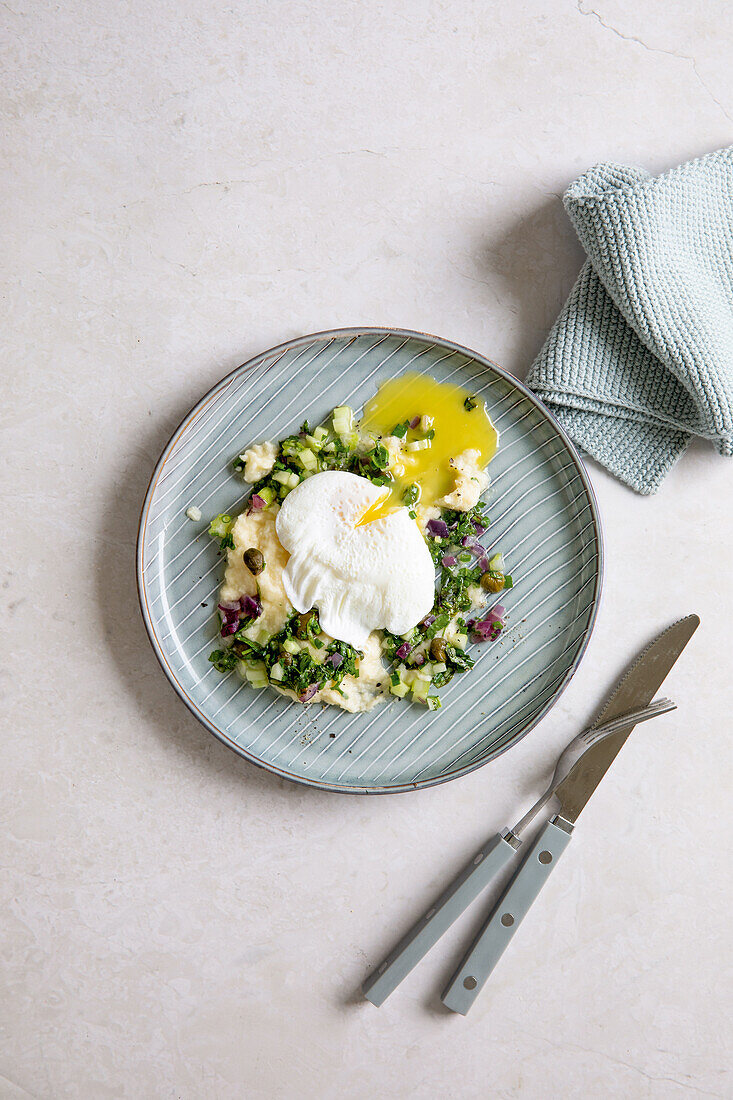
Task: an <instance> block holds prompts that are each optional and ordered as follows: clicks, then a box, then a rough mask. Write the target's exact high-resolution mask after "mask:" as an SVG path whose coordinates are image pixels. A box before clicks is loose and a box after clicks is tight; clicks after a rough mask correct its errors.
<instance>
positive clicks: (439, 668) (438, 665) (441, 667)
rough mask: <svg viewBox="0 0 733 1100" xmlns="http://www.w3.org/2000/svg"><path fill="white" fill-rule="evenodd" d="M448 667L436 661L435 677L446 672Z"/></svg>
mask: <svg viewBox="0 0 733 1100" xmlns="http://www.w3.org/2000/svg"><path fill="white" fill-rule="evenodd" d="M447 667H448V666H447V665H446V664H445V663H444V662H443V661H436V662H435V663H434V664H433V675H434V676H437V675H438V673H440V672H445V670H446V668H447Z"/></svg>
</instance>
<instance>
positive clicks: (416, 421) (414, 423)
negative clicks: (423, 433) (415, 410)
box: [410, 416, 420, 431]
mask: <svg viewBox="0 0 733 1100" xmlns="http://www.w3.org/2000/svg"><path fill="white" fill-rule="evenodd" d="M419 423H420V417H419V416H413V418H412V420H411V421H410V427H411V428H412V430H413V431H414V430H415V428H416V427H417V426H418V424H419Z"/></svg>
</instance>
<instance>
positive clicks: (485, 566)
mask: <svg viewBox="0 0 733 1100" xmlns="http://www.w3.org/2000/svg"><path fill="white" fill-rule="evenodd" d="M477 565H478V567H479V569H480V570H481V572H482V573H488V571H489V559H488V558H487V557H486V554H484V555H483V556H482V557H480V558H479V560H478V562H477Z"/></svg>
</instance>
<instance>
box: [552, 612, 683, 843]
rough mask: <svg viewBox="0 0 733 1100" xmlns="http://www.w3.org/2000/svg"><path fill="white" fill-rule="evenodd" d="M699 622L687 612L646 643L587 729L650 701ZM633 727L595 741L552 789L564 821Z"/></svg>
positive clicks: (582, 803)
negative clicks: (682, 617)
mask: <svg viewBox="0 0 733 1100" xmlns="http://www.w3.org/2000/svg"><path fill="white" fill-rule="evenodd" d="M699 625H700V619H699V618H698V616H697V615H687V616H686V617H685V618H684V619H679V620H678V621H677V622H676V623H673V624H672V626H670V627H667V629H666V630H663V631H662V633H661V634H659V635H658V636H657V637H656V638H655V639H654V641H653V642H650V644H649V645H648V646H647V647H646V649H644V650H642V652H641V653H640V654H639V656H638V657H637V658H636V660H635V661H634V662H633V664H632V665H631V667H630V668H629V669H628V671H627V672H626V673H625V675H624V676H622V678H621V679H620V680H619V682H618V684H617V685H616V687H615V688H614V690H613V692H612V693H611V695H610V697H609V698H608V700H607V702H606V703H605V705H604V706H603V707H602V708H601V710H600V711H599V713H598V716H597V718H596V720H595V722H594V723H593V725H592V726H591V729H595V727H596V726H598V725H600V724H601V723H602V722H607V721H609V720H610V719H611V718H616V717H617V716H618V715H621V714H624V713H626V712H627V711H629V710H631V708H632V707H645V706H646V705H647V704H648V703H651V701H652V699H653V698H654V696H655V695H656V693H657V692H658V691H659V688H660V687H661V686H662V684H663V683H664V681H665V679H666V678H667V675H668V674H669V672H670V670H671V668H672V666H673V665H674V663H675V661H676V660H677V658H678V657H679V655H680V653H681V652H682V650H683V649H684V648H685V646H686V645H687V643H688V642H689V640H690V638H691V637H692V635H693V634H694V633H695V631H696V630H697V628H698V626H699ZM633 728H634V727H633V725H632V726H627V727H626V729H623V730H619V732H618V733H615V734H612V735H611V736H610V737H607V738H605V739H604V740H601V741H597V742H596V744H595V745H593V746H591V748H590V749H588V751H587V752H585V753H583V755H582V756H581V758H580V759H579V760H578V761H577V762H576V763H575V764H574V765H573V767H572V768H571V769H570V771H569V772H568V774H567V775H566V776H565V778H564V779H563V780H562V782H560V783H559V784H558V786H557V787H556V788H555V797H556V798H557V799H558V801H559V803H560V816H561V817H562V818H563V819H564V820H565V821H569V822H570V824H571V825H572V824H575V822H576V821H577V819H578V815H579V814H580V812H581V811H582V810H583V808H584V807H585V805H586V803H587V802H588V799H589V798H590V797H591V795H592V794H593V792H594V791H595V789H596V787H597V786H598V784H599V783H600V781H601V780H602V779H603V777H604V775H605V774H606V772H607V771H608V769H609V768H610V767H611V764H613V762H614V760H615V759H616V757H617V756H618V754H619V752H620V751H621V749H622V748H623V746H624V744H625V742H626V739H627V737H628V736H629V734H630V733H631V731H632V729H633Z"/></svg>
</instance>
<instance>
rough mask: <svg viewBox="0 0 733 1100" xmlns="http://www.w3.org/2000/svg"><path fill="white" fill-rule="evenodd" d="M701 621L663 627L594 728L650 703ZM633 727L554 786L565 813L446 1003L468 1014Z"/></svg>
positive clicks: (502, 903) (493, 918)
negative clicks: (580, 815) (579, 816)
mask: <svg viewBox="0 0 733 1100" xmlns="http://www.w3.org/2000/svg"><path fill="white" fill-rule="evenodd" d="M699 625H700V619H699V618H698V616H697V615H688V616H686V618H684V619H680V620H679V621H678V622H676V623H673V624H672V626H670V627H668V628H667V629H666V630H663V631H662V633H661V634H659V635H658V636H657V637H656V638H655V639H654V641H653V642H651V643H650V644H649V645H648V646H647V647H646V649H644V650H642V652H641V653H640V654H639V656H638V657H637V659H636V660H635V661H634V662H633V664H632V665H631V666H630V668H629V669H628V671H627V672H626V673H625V674H624V676H623V677H622V678H621V680H619V682H618V684H617V685H616V687H615V689H614V690H613V692H612V693H611V695H610V697H609V699H608V701H607V702H606V703H605V705H604V706H603V707H602V708H601V710H600V712H599V714H598V716H597V717H596V720H595V722H594V723H593V726H592V727H591V728H595V727H596V726H598V725H600V724H601V723H602V722H606V721H608V720H610V719H612V718H615V717H618V716H620V715H622V714H626V713H628V712H629V711H630V710H632V709H633V708H634V707H642V706H646V705H647V704H648V703H650V702H651V700H652V699H653V698H654V696H655V694H656V693H657V691H658V690H659V688H660V687H661V685H662V683H663V682H664V680H665V679H666V677H667V675H668V673H669V671H670V670H671V668H672V666H673V665H674V663H675V661H676V660H677V658H678V657H679V655H680V654H681V653H682V650H683V649H684V648H685V646H686V645H687V643H688V642H689V640H690V638H691V637H692V635H693V634H694V633H695V631H696V630H697V628H698V626H699ZM633 728H634V727H633V725H629V726H626V727H625V728H623V729H621V730H619V731H618V733H614V734H611V735H610V736H609V737H607V738H605V739H602V740H599V741H597V742H596V743H595V744H594V745H591V747H590V748H589V749H588V750H587V751H586V752H585V753H584V754H583V755H582V756H581V757H580V759H579V760H577V761H576V763H575V764H574V765H573V766H572V768H571V769H570V771H569V772H568V774H567V776H566V777H565V778H564V779H563V780H562V781H561V782H560V783H559V784H558V785H557V787H556V788H555V791H554V794H555V797H556V798H557V799H558V800H559V803H560V813H559V814H556V815H555V816H554V817H553V818H552V819H551V820H550V821H548V822H547V824H546V825H545V826H544V828H543V829H542V830H541V831H540V833H539V835H538V836H537V838H536V840H535V842H534V844H533V845H532V847H531V849H530V850H529V852H528V853H527V855H526V857H525V859H524V860H523V861H522V863H521V864H520V866H519V869H518V870H517V872H516V874H515V875H514V877H513V878H512V880H511V882H510V883H509V886H508V887H507V889H506V890H505V892H504V894H503V895H502V897H501V898H500V899H499V901H498V902H497V904H496V906H495V907H494V909H493V910H492V912H491V915H490V916H489V918H488V920H487V921H486V923H485V924H484V926H483V928H482V929H481V931H480V932H479V934H478V936H477V937H476V939H475V940H474V942H473V943H472V944H471V947H470V948H469V949H468V952H467V953H466V955H465V956H464V958H463V959H462V960H461V963H460V966H459V967H458V969H457V970H456V971H455V973H454V974H453V977H452V978H451V979H450V981H449V982H448V985H447V986H446V988H445V990H444V991H443V994H442V997H441V999H442V1001H443V1004H444V1005H445V1006H446V1007H447V1008H450V1009H451V1010H452V1011H453V1012H459V1013H461V1014H462V1015H464V1016H465V1014H466V1013H467V1012H468V1010H469V1009H470V1007H471V1005H472V1004H473V1002H474V1001H475V999H476V997H477V996H478V994H479V993H480V992H481V989H482V988H483V986H484V984H485V982H486V980H487V978H488V977H489V975H490V974H491V972H492V970H493V969H494V967H495V966H496V963H497V962H498V961H499V959H500V958H501V956H502V955H503V953H504V950H505V949H506V947H507V946H508V945H509V943H510V941H511V939H512V937H513V936H514V933H515V932H516V930H517V928H518V926H519V923H520V922H521V920H522V918H523V917H524V916H526V914H527V912H528V911H529V909H530V906H531V905H532V902H533V901H534V900H535V898H536V897H537V895H538V894H539V892H540V890H541V889H542V887H543V886H544V884H545V882H546V881H547V879H548V878H549V875H550V873H551V871H552V869H553V867H554V866H555V864H556V863H557V860H558V859H559V857H560V856H561V855H562V853H563V852H564V850H565V848H566V847H567V845H568V844H569V843H570V838H571V836H572V833H573V828H574V825H575V822H576V820H577V818H578V815H579V814H580V812H581V811H582V810H583V808H584V807H585V805H586V804H587V802H588V799H589V798H590V797H591V795H592V794H593V792H594V791H595V789H596V787H597V786H598V784H599V783H600V781H601V780H602V779H603V777H604V775H605V774H606V772H607V771H608V769H609V768H610V766H611V764H612V763H613V761H614V760H615V759H616V756H617V755H618V753H619V752H620V751H621V749H622V748H623V745H624V743H625V741H626V739H627V737H628V736H629V734H630V733H631V731H632V729H633Z"/></svg>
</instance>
